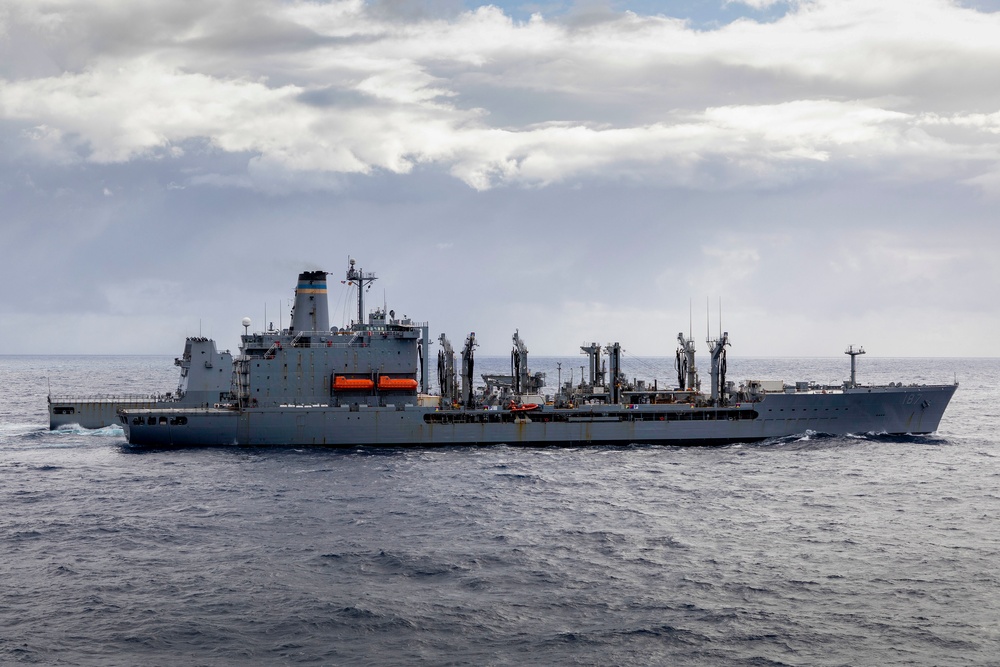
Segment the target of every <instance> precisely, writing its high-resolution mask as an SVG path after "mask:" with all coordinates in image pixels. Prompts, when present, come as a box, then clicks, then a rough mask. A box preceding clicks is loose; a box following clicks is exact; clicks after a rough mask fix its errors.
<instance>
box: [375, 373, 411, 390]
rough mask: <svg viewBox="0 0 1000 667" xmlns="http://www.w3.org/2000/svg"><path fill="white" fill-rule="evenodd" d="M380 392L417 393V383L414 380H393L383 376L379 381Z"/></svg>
mask: <svg viewBox="0 0 1000 667" xmlns="http://www.w3.org/2000/svg"><path fill="white" fill-rule="evenodd" d="M378 388H379V391H400V390H402V391H416V390H417V381H416V380H414V379H413V378H391V377H389V376H387V375H383V376H381V377H380V378H379V379H378Z"/></svg>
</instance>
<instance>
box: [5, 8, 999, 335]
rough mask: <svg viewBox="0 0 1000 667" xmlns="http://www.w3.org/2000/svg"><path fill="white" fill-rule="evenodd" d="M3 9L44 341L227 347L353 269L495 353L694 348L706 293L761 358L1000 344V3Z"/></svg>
mask: <svg viewBox="0 0 1000 667" xmlns="http://www.w3.org/2000/svg"><path fill="white" fill-rule="evenodd" d="M747 4H749V5H754V4H755V3H744V5H747ZM757 4H759V3H757ZM6 5H7V7H6V11H5V13H2V14H0V26H2V28H0V35H2V36H0V51H2V53H0V55H2V56H3V57H2V58H0V78H2V79H3V80H2V81H0V148H2V149H3V150H2V155H0V197H2V201H3V210H4V217H3V223H2V225H3V229H2V231H3V233H4V241H5V244H4V250H3V256H2V260H3V261H2V262H0V278H2V279H3V280H4V284H5V285H7V286H8V288H7V290H6V292H5V300H4V303H3V306H2V307H0V311H2V313H3V317H2V318H0V319H2V322H3V324H2V326H3V333H4V335H5V336H7V338H8V339H12V340H21V341H23V342H21V343H19V347H18V350H19V351H26V352H30V351H67V352H71V351H117V350H122V351H133V352H149V351H158V352H166V353H171V352H175V349H174V348H176V347H177V346H178V345H179V340H180V338H181V337H182V336H183V335H185V334H193V333H198V332H199V331H200V330H203V332H204V333H207V334H210V335H216V336H218V337H219V338H220V339H222V340H223V342H224V344H226V345H228V346H233V345H234V344H235V337H236V335H237V334H238V333H239V331H240V328H239V327H238V326H236V325H234V324H233V323H234V322H236V323H238V321H239V318H240V317H242V316H243V315H247V314H250V315H252V316H253V317H254V319H255V320H257V321H259V320H260V319H262V318H263V317H264V315H263V311H264V310H265V308H266V310H267V312H268V315H267V317H268V319H272V320H275V321H277V320H278V318H279V315H278V314H277V313H278V312H279V308H280V304H282V303H283V302H284V301H286V300H287V298H288V296H289V294H290V291H291V285H292V281H293V280H294V276H295V274H296V272H297V271H298V270H300V268H301V267H303V266H309V267H322V268H326V269H327V270H330V271H334V272H339V271H340V270H342V269H343V266H346V258H347V255H348V254H352V255H354V256H356V257H358V258H359V261H362V262H363V264H364V266H365V268H366V269H369V270H374V271H377V272H379V274H380V275H381V276H382V280H381V281H380V283H378V284H377V289H384V290H385V294H386V298H387V299H389V300H390V301H391V302H392V303H393V304H397V305H396V310H397V312H407V313H408V314H410V315H413V316H414V317H417V318H418V319H424V318H430V319H432V322H433V324H434V325H435V327H440V329H443V330H446V331H448V332H449V333H450V334H451V335H452V338H453V339H455V338H457V337H459V336H460V335H464V333H465V332H466V330H473V329H475V330H476V331H477V336H479V337H480V339H481V340H482V341H483V343H484V349H485V350H487V351H489V352H493V353H499V354H502V353H503V352H504V351H505V350H506V347H507V345H508V343H509V336H510V333H511V331H512V330H513V328H515V327H520V329H521V331H522V333H524V334H525V336H526V337H528V341H529V346H530V347H531V348H532V351H533V352H536V353H545V352H548V353H573V352H575V346H576V345H577V344H578V342H583V339H591V338H594V339H602V340H603V339H611V338H619V339H621V340H622V341H623V342H624V343H625V344H626V347H628V348H630V349H632V350H633V351H634V352H641V353H656V352H660V353H670V352H672V342H671V341H672V337H673V336H674V335H676V331H677V330H679V329H681V328H684V327H685V325H686V323H687V317H688V302H689V300H690V299H694V300H695V301H696V304H697V303H699V302H700V301H703V300H704V299H705V297H711V298H717V297H721V298H722V299H723V302H724V304H725V312H726V315H725V317H726V319H727V321H728V322H731V323H732V327H731V332H732V333H733V334H734V339H735V340H740V341H741V342H742V347H741V348H740V349H739V352H740V353H743V354H782V353H784V354H796V353H799V354H818V353H832V354H836V353H839V351H840V348H841V347H842V345H843V344H845V343H847V342H862V343H865V345H866V346H867V347H868V348H869V349H870V350H872V351H873V352H874V351H879V352H881V353H884V354H953V353H954V354H960V353H965V354H973V353H975V354H981V353H982V350H981V349H980V348H979V347H978V344H976V343H974V342H972V341H971V339H970V341H969V342H968V343H966V342H965V339H966V338H967V337H968V336H967V334H966V332H969V331H975V330H983V329H984V328H990V327H995V326H996V325H997V324H998V322H997V316H996V315H995V314H994V313H993V310H994V309H993V308H992V306H990V305H989V304H987V303H986V302H985V300H984V299H983V297H982V293H983V292H984V291H985V292H986V293H993V292H995V291H996V289H997V288H998V287H1000V275H998V272H997V269H995V268H993V267H994V265H995V262H994V261H993V258H992V256H991V254H992V252H993V249H994V248H997V247H1000V244H998V241H1000V238H998V236H997V235H998V232H997V231H996V230H995V225H994V223H993V209H994V207H995V201H996V199H995V198H996V197H998V196H1000V155H998V152H1000V99H998V97H997V96H998V94H1000V93H998V92H997V90H996V86H995V85H992V78H993V74H992V72H993V71H995V70H996V68H997V65H998V64H1000V63H998V62H997V61H998V59H1000V47H998V46H997V44H1000V40H997V39H996V35H997V34H1000V18H998V16H997V15H996V14H989V13H984V12H981V11H977V9H976V8H968V7H964V8H963V7H960V6H958V5H955V4H953V3H950V2H945V1H944V0H916V1H910V2H906V3H902V4H900V3H897V2H889V3H878V4H875V5H872V4H871V3H867V2H855V1H854V0H848V1H841V2H828V1H826V0H816V1H811V2H806V1H803V2H796V3H790V4H783V5H781V6H779V5H768V6H766V7H765V6H763V5H761V7H762V9H761V11H762V12H763V13H765V14H767V12H770V13H769V14H767V15H766V16H765V18H766V20H761V21H757V20H752V19H741V20H736V21H720V23H719V25H720V26H721V27H716V28H711V29H705V28H704V23H701V24H699V25H698V26H695V25H694V24H693V23H692V21H690V20H687V19H686V18H683V17H677V18H672V17H669V16H651V15H646V14H642V13H626V12H622V11H618V10H617V9H616V8H615V7H614V6H613V5H612V4H608V3H597V4H595V5H593V6H583V7H579V6H578V7H576V8H575V9H572V8H570V9H569V10H566V8H565V7H563V8H560V12H561V13H557V14H556V15H555V16H546V15H538V16H536V17H534V18H530V19H528V18H525V19H524V20H514V19H512V18H511V16H510V15H508V14H505V13H504V12H503V11H501V10H499V9H496V8H492V9H491V8H480V9H478V10H476V11H462V10H461V6H460V5H459V4H458V3H452V2H440V3H436V2H426V3H422V4H419V5H412V4H409V3H395V2H380V3H370V4H365V3H362V2H360V1H342V2H328V3H327V2H323V3H321V2H297V3H281V2H269V1H266V0H255V1H253V2H222V3H211V5H210V6H209V5H205V4H204V3H201V2H178V3H166V4H164V3H154V2H151V1H148V2H147V1H143V2H134V3H120V2H112V1H111V0H104V1H94V2H88V3H75V2H56V1H55V0H41V1H38V0H33V1H31V2H28V1H27V0H24V1H20V0H16V1H15V0H11V1H9V2H8V3H6ZM544 8H545V7H544V6H542V9H543V10H544ZM719 11H720V12H723V11H731V8H730V9H726V8H723V7H722V5H721V3H720V8H719ZM721 15H722V14H721V13H720V16H721ZM15 55H16V56H17V57H14V56H15ZM342 265H343V266H342ZM24 276H44V280H40V281H38V282H36V283H32V286H31V287H28V288H25V289H13V288H12V287H11V286H13V285H18V284H21V281H22V280H23V277H24ZM970 286H975V288H974V289H973V288H971V287H970ZM338 304H339V305H338ZM345 304H346V301H345V299H344V297H343V295H337V294H334V295H333V296H332V298H331V312H339V313H343V312H346V311H345ZM699 308H701V309H703V306H699ZM254 311H259V312H254ZM286 315H287V314H286ZM929 320H930V321H929ZM67 327H71V328H72V329H73V331H74V334H73V335H71V336H67V335H65V330H66V328H67ZM28 330H31V331H32V332H34V333H33V334H32V337H31V339H28V338H25V337H24V336H19V335H18V332H23V331H28ZM737 331H740V332H741V333H739V334H737V333H736V332H737ZM914 332H920V333H919V335H915V334H914ZM227 337H228V339H227ZM845 338H846V339H848V340H845ZM577 339H579V341H578V340H577ZM956 341H957V342H956Z"/></svg>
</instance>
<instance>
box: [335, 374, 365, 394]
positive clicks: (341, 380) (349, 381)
mask: <svg viewBox="0 0 1000 667" xmlns="http://www.w3.org/2000/svg"><path fill="white" fill-rule="evenodd" d="M374 386H375V383H374V382H372V381H371V380H369V379H368V378H349V377H344V376H343V375H338V376H336V377H335V378H333V390H334V391H371V390H372V388H373V387H374Z"/></svg>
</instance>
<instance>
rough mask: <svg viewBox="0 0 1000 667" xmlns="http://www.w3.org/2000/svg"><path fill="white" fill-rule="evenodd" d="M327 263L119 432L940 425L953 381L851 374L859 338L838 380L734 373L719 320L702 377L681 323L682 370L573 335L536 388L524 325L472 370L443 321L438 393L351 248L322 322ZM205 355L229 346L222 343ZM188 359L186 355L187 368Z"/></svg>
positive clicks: (227, 441) (651, 432)
mask: <svg viewBox="0 0 1000 667" xmlns="http://www.w3.org/2000/svg"><path fill="white" fill-rule="evenodd" d="M327 275H328V274H327V272H324V271H306V272H303V273H301V274H300V275H299V279H298V285H297V287H296V290H295V301H294V306H293V309H292V313H291V320H290V321H291V325H290V326H289V327H288V328H287V329H280V330H274V329H273V327H269V328H268V330H266V331H260V332H254V333H251V332H250V330H249V327H250V321H249V319H244V321H243V326H244V334H243V335H242V336H241V344H240V351H239V354H238V355H237V356H236V358H235V359H233V360H232V366H231V368H232V373H231V382H230V383H227V384H226V386H225V388H223V387H221V386H220V385H212V386H206V387H205V393H204V394H202V395H200V396H199V398H198V402H197V404H192V403H191V402H183V401H184V400H186V398H187V397H189V396H191V391H190V389H188V390H187V391H186V392H185V393H184V394H183V398H182V400H173V401H161V402H157V403H155V404H151V405H141V404H122V405H120V406H119V407H118V408H117V416H118V420H119V422H120V424H121V426H122V428H123V429H124V430H125V433H126V436H127V438H128V441H129V443H131V444H132V445H136V446H149V447H186V446H249V447H256V446H286V445H292V446H326V447H358V446H372V447H409V446H414V447H432V446H446V445H490V444H507V445H510V446H521V445H530V446H547V445H562V446H575V445H629V444H664V445H725V444H731V443H737V442H756V441H762V440H768V439H773V438H780V437H784V436H790V435H795V434H801V433H806V432H816V433H825V434H833V435H839V434H847V433H876V434H914V435H916V434H926V433H931V432H933V431H935V430H936V429H937V428H938V424H939V423H940V421H941V418H942V416H943V414H944V411H945V408H946V407H947V406H948V402H949V401H950V400H951V397H952V395H953V394H954V393H955V390H956V388H957V386H958V385H957V383H955V384H945V385H916V384H910V385H903V384H902V383H890V384H888V385H880V386H861V385H859V384H858V383H857V382H856V368H855V361H856V357H857V355H859V354H863V353H864V350H863V349H854V348H853V347H852V348H848V350H847V353H848V354H849V355H850V357H851V378H850V380H848V381H845V382H844V383H843V384H842V385H837V386H820V385H817V384H814V383H808V382H798V383H795V384H794V385H786V384H785V383H783V382H769V381H764V380H747V381H745V382H743V383H742V384H740V385H739V386H737V385H736V384H735V383H734V382H732V381H729V380H727V379H726V348H727V347H729V336H728V334H727V333H720V335H719V337H718V338H717V339H715V340H710V341H709V348H710V349H709V352H710V365H711V368H710V373H709V374H710V382H709V386H710V389H709V390H708V391H707V392H703V391H702V390H701V383H700V380H699V378H698V373H697V370H696V368H695V346H694V342H693V341H692V340H691V338H690V337H685V336H684V335H683V334H679V335H678V344H679V346H678V349H677V353H676V368H677V384H676V386H672V387H660V386H659V382H657V381H655V380H654V381H652V382H651V383H649V382H646V381H642V380H632V381H629V380H627V379H626V376H625V374H624V373H623V372H622V367H621V360H622V350H621V346H620V345H619V344H618V343H613V344H610V345H607V346H603V347H602V346H601V345H598V344H596V343H594V344H591V345H588V346H583V347H582V348H581V349H582V351H583V352H584V353H585V354H586V355H587V356H588V361H589V375H588V376H587V377H586V378H584V379H582V380H581V381H580V382H579V383H575V384H574V383H573V382H567V383H565V384H561V386H559V387H557V390H556V393H555V395H543V394H542V391H543V388H544V386H545V376H544V374H543V373H534V374H532V373H531V372H530V371H529V368H528V349H527V347H526V345H525V343H524V341H523V340H521V338H520V336H519V334H518V333H515V334H514V336H513V349H512V351H511V365H510V373H509V374H485V375H482V376H481V380H482V382H474V378H475V374H474V368H475V358H474V356H475V348H476V347H477V343H476V338H475V333H470V334H469V335H468V336H467V337H466V338H465V342H464V345H463V346H462V348H461V350H460V352H458V353H456V351H455V349H454V348H453V347H452V345H451V342H450V341H449V340H448V338H447V337H446V336H445V335H443V334H442V335H441V336H440V337H439V338H438V342H439V348H438V354H437V380H438V382H437V384H438V387H439V391H438V392H437V393H434V394H432V393H431V392H430V387H429V385H430V382H429V374H430V372H431V368H430V359H429V349H430V345H431V341H430V339H429V327H428V325H427V323H424V322H414V321H412V320H410V319H408V318H406V317H403V318H397V317H396V315H395V313H394V312H393V311H389V312H388V313H386V312H385V309H384V308H382V309H378V308H376V309H374V310H372V311H371V312H369V313H367V318H366V317H365V314H366V313H365V308H364V294H365V291H366V289H367V288H368V287H370V286H371V283H372V282H373V281H374V280H375V279H376V276H375V275H374V274H372V273H365V272H364V271H362V270H360V269H358V268H356V266H355V262H354V260H351V261H350V265H349V268H348V270H347V274H346V279H345V281H344V282H345V283H346V284H348V285H350V286H351V287H352V288H356V290H357V321H356V322H354V323H352V324H351V325H350V326H348V327H344V328H343V329H340V328H337V327H331V326H330V322H329V314H328V302H327ZM190 342H191V341H190V340H189V344H190ZM212 349H214V347H213V348H212ZM206 354H207V350H206ZM602 354H603V358H602ZM185 359H187V356H185ZM211 361H212V363H213V364H214V363H220V364H222V363H224V362H225V359H224V358H222V357H219V356H218V355H217V357H216V358H212V360H211ZM196 366H197V364H195V363H194V361H193V359H192V361H191V363H190V364H189V366H188V367H187V369H188V370H187V372H188V373H191V372H193V369H194V368H195V367H196ZM183 368H184V366H183V365H182V369H183ZM198 368H199V370H200V366H199V367H198ZM213 377H214V376H213ZM670 384H673V383H672V382H671V383H670ZM202 399H205V400H202Z"/></svg>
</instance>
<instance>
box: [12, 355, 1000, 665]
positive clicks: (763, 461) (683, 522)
mask: <svg viewBox="0 0 1000 667" xmlns="http://www.w3.org/2000/svg"><path fill="white" fill-rule="evenodd" d="M171 362H172V359H171V358H169V357H57V356H51V357H10V356H8V357H0V383H2V386H3V387H4V390H5V391H4V398H3V399H2V400H0V510H2V515H0V582H2V583H0V664H21V663H24V664H44V665H136V664H143V665H241V664H279V665H282V664H287V665H300V664H302V665H412V664H427V665H661V664H683V665H991V664H992V665H995V664H1000V568H998V564H1000V526H998V517H1000V437H998V435H997V425H998V423H1000V388H998V383H1000V359H879V358H872V357H862V358H861V359H860V360H859V365H860V371H859V381H861V382H868V381H872V382H886V381H898V380H902V381H904V382H910V381H916V382H926V383H932V382H934V383H941V382H951V381H952V380H953V379H957V380H959V382H960V383H961V386H960V388H959V390H958V392H957V393H956V395H955V398H954V399H953V401H952V404H951V406H950V407H949V409H948V412H946V414H945V418H944V421H943V423H942V425H941V428H940V430H939V432H938V433H937V434H935V435H933V436H925V437H896V438H887V437H884V436H882V437H880V436H877V435H871V434H856V435H854V436H850V437H828V436H823V435H821V434H803V435H801V436H796V437H792V438H785V439H781V440H775V441H771V442H765V443H759V444H753V445H739V444H736V445H731V446H727V447H717V448H697V449H683V448H675V447H656V446H643V445H641V444H640V445H634V446H630V447H619V448H600V447H594V448H573V449H558V448H526V449H521V448H512V447H488V448H475V447H454V448H444V449H433V450H375V449H366V448H358V449H354V450H347V451H335V450H303V449H296V448H278V449H268V450H221V449H197V450H190V451H153V452H141V451H135V450H133V449H131V448H129V447H128V446H127V445H126V443H125V440H124V437H123V434H122V432H121V430H120V429H117V428H108V429H101V430H97V431H86V430H81V429H73V428H70V429H65V430H59V431H55V432H50V431H49V430H48V427H47V415H46V406H45V396H46V394H47V392H48V391H49V390H50V389H51V391H52V392H53V393H54V394H80V393H86V394H93V393H155V392H161V391H169V390H172V389H174V388H175V386H176V374H175V371H176V369H175V368H174V367H173V365H172V363H171ZM847 362H848V360H847V359H846V358H840V359H750V360H736V359H733V360H731V361H730V369H729V370H730V372H729V377H730V378H731V379H736V380H740V379H744V378H749V377H754V378H763V379H784V380H786V381H796V380H806V379H814V380H818V381H823V382H831V383H832V382H840V381H841V380H842V379H843V378H844V377H845V376H846V374H847V368H848V365H847ZM506 363H507V360H506V359H492V360H489V359H486V360H483V359H480V360H479V364H478V366H479V367H480V369H479V370H481V371H483V372H489V371H491V370H497V371H499V370H502V369H503V367H504V366H505V364H506ZM556 363H562V370H561V373H562V377H563V379H564V380H566V379H569V373H570V372H571V369H573V370H574V371H575V373H576V378H577V379H578V378H579V375H578V373H579V370H578V367H579V364H580V358H576V357H573V358H566V359H538V360H535V359H532V371H536V370H541V371H545V372H546V373H548V379H549V382H550V384H552V385H555V380H556V376H557V373H558V372H559V371H557V368H556ZM671 366H672V360H671V359H627V360H626V364H625V370H626V372H627V373H629V374H630V375H632V376H635V377H640V378H651V377H654V376H656V377H658V378H659V380H660V382H669V381H670V379H671V378H672V377H673V372H672V368H671Z"/></svg>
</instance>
